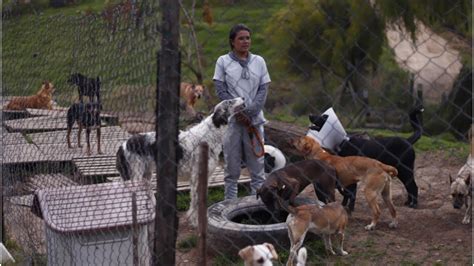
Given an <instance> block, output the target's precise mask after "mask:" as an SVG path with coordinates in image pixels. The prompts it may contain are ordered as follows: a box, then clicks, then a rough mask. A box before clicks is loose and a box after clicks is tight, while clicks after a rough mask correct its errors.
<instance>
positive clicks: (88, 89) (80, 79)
mask: <svg viewBox="0 0 474 266" xmlns="http://www.w3.org/2000/svg"><path fill="white" fill-rule="evenodd" d="M67 82H68V83H69V84H71V85H77V90H78V92H79V101H80V102H81V103H82V102H83V97H84V96H88V97H89V101H90V102H93V101H94V97H95V98H96V99H97V102H98V103H101V102H100V85H101V82H100V78H99V77H97V78H95V79H94V78H88V77H86V76H84V75H82V74H80V73H74V74H72V75H71V76H69V78H68V80H67Z"/></svg>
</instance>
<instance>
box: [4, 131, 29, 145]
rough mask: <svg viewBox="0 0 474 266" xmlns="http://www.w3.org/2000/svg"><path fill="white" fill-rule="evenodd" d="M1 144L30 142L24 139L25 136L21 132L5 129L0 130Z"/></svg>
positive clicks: (24, 143)
mask: <svg viewBox="0 0 474 266" xmlns="http://www.w3.org/2000/svg"><path fill="white" fill-rule="evenodd" d="M1 142H2V145H26V144H30V143H28V141H26V139H25V137H24V136H23V134H21V133H8V132H7V131H6V130H2V140H1Z"/></svg>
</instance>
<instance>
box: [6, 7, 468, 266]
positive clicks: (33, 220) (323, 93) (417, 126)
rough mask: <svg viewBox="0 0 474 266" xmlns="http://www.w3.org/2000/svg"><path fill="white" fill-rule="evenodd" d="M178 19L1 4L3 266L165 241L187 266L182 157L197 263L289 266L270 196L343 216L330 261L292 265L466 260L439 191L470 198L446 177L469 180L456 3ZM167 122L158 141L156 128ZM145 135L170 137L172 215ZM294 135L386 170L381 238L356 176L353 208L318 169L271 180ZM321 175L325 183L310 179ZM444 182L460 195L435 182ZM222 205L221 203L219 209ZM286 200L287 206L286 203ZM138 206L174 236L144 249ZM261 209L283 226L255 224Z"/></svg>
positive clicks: (143, 12) (114, 253) (464, 234)
mask: <svg viewBox="0 0 474 266" xmlns="http://www.w3.org/2000/svg"><path fill="white" fill-rule="evenodd" d="M164 2H166V1H164ZM178 3H179V7H180V15H179V20H178V21H165V20H163V17H164V15H163V14H164V13H163V12H165V11H164V10H162V9H161V7H160V5H159V4H160V3H159V1H149V0H122V1H118V0H116V1H105V2H104V1H82V0H75V1H71V0H51V1H35V0H31V1H5V3H4V4H3V9H2V17H3V20H2V29H3V36H2V62H3V66H2V86H1V87H2V97H1V104H2V119H1V120H2V127H1V134H2V137H1V139H2V144H1V154H2V164H1V167H2V187H3V190H2V192H3V201H2V218H3V219H2V229H3V231H2V242H3V243H4V244H5V246H6V247H7V249H8V250H9V251H10V253H12V255H13V257H14V258H15V260H16V263H19V264H41V265H42V264H47V265H116V264H127V265H149V264H153V263H154V261H153V256H157V255H159V254H157V253H156V252H157V250H156V249H155V248H156V247H155V244H156V243H157V241H158V243H161V242H160V241H162V243H170V245H174V246H173V248H171V249H172V250H173V253H174V254H173V256H175V264H177V265H194V264H199V263H202V260H200V258H202V256H203V255H202V254H199V250H201V249H198V243H199V240H200V239H202V237H203V236H202V235H200V233H199V231H198V229H197V224H198V223H199V221H198V220H197V219H198V218H197V217H198V215H197V210H198V208H199V203H200V202H203V200H202V199H198V198H197V194H198V192H197V191H196V189H197V172H198V161H199V158H198V157H199V155H198V154H199V149H198V146H199V143H200V142H202V141H206V142H207V143H208V144H209V148H210V150H209V158H208V160H209V164H208V166H209V167H208V169H209V177H208V192H207V204H208V205H207V206H206V207H209V208H208V215H207V216H208V217H207V222H208V227H207V229H208V230H207V238H206V240H207V246H208V252H207V254H204V256H205V258H206V260H207V264H210V265H231V264H232V265H233V264H242V262H243V261H249V260H251V258H250V257H246V256H245V253H244V252H242V253H239V251H242V250H244V249H245V248H246V247H247V246H249V245H258V244H263V243H271V244H272V245H273V247H274V248H275V250H276V253H277V254H278V257H279V258H274V259H273V260H272V261H273V263H275V264H277V265H283V264H285V263H286V262H287V260H288V258H289V257H291V256H292V253H291V249H290V239H289V237H288V229H287V225H286V223H285V222H286V219H287V215H288V209H285V208H283V207H285V204H283V205H281V201H280V200H279V199H278V198H280V197H283V198H284V200H286V201H283V203H286V204H290V206H291V205H301V204H303V205H304V204H308V202H309V203H313V204H314V203H318V204H319V202H318V201H317V200H320V201H321V200H324V199H325V198H331V197H332V195H333V194H334V197H335V201H336V202H339V203H341V202H342V203H343V205H346V206H345V207H346V208H347V209H348V211H349V210H350V209H351V208H354V209H353V210H352V212H351V215H350V216H349V217H348V225H347V227H346V230H345V241H344V249H345V250H346V251H348V252H349V255H348V256H340V255H332V254H330V253H331V252H328V251H326V248H325V244H324V241H323V240H322V238H321V236H319V237H318V236H317V235H313V234H307V235H306V240H305V241H304V244H303V246H304V247H306V249H307V252H308V258H307V264H308V265H315V264H318V263H329V264H333V263H344V264H359V263H360V264H374V263H375V264H379V263H380V264H382V263H393V264H395V263H397V264H399V263H400V264H401V263H410V264H435V263H441V264H464V263H471V262H472V252H471V250H472V243H471V233H472V231H471V230H472V228H471V226H470V225H465V224H463V223H462V220H463V217H464V215H465V209H464V208H466V207H467V208H470V206H462V207H461V210H458V209H455V208H453V204H454V203H453V200H455V198H456V195H457V194H462V193H461V190H462V191H467V190H469V189H470V187H469V186H470V183H469V182H468V183H466V181H465V180H466V176H465V175H464V174H462V175H461V174H458V171H459V169H461V168H462V167H463V166H464V168H463V169H465V168H466V167H472V162H471V159H470V158H471V157H468V154H472V146H470V145H471V139H472V136H471V135H470V131H471V130H472V129H471V128H472V3H471V2H470V1H462V0H459V1H454V2H453V1H436V2H432V1H425V0H423V1H415V2H413V1H381V0H380V1H365V0H357V1H348V0H337V1H327V0H319V1H308V0H304V1H278V0H265V1H247V0H238V1H237V0H225V1H214V0H203V1H195V0H192V1H191V0H186V1H184V0H180V1H178ZM238 23H244V24H245V25H246V26H248V27H249V28H250V29H251V32H250V37H251V38H250V41H251V45H250V52H251V56H250V57H248V61H247V62H246V61H245V60H240V63H239V60H238V58H236V57H235V56H230V55H229V52H230V51H231V47H230V44H232V45H234V47H235V45H238V44H237V43H232V42H230V40H229V31H230V29H231V27H232V26H234V25H236V24H238ZM169 25H179V47H177V49H176V50H179V53H180V60H181V64H180V69H176V70H175V69H171V72H172V74H173V76H174V75H176V77H177V78H179V82H180V86H179V87H180V88H179V89H180V92H179V94H180V99H179V106H175V107H176V108H170V109H167V110H164V113H162V115H161V117H157V116H156V113H157V110H158V108H157V95H156V93H157V84H158V83H159V79H160V76H159V73H158V72H159V71H158V67H159V64H161V63H159V62H158V60H157V58H158V52H159V51H160V50H161V45H162V40H163V39H165V40H166V39H167V38H170V35H171V33H170V32H168V31H165V30H163V29H167V28H169V27H167V26H169ZM234 55H238V54H234ZM244 72H245V73H247V74H245V73H244ZM216 73H217V74H216ZM224 73H225V74H224ZM221 74H222V75H221ZM266 74H268V77H266ZM267 78H269V79H268V80H267ZM216 80H217V82H216ZM269 80H271V82H269ZM219 81H220V82H221V83H219ZM265 83H269V86H268V88H267V87H265V86H262V85H264V84H265ZM176 84H177V83H176ZM159 89H163V88H159ZM176 89H178V88H176ZM48 91H49V92H48ZM40 92H41V93H40ZM97 92H100V97H99V99H100V100H99V99H98V98H97V97H96V95H97ZM80 95H82V102H81V98H80ZM235 97H243V98H244V101H245V108H246V109H245V111H242V110H241V109H240V106H239V104H238V103H236V102H235V101H234V102H230V101H224V100H228V99H231V98H235ZM258 97H261V98H260V100H263V101H262V102H261V103H262V106H259V104H258V102H259V100H258ZM161 100H162V101H163V102H166V101H167V100H168V101H170V99H161ZM90 102H92V103H94V102H98V103H99V104H100V106H99V107H97V108H95V107H94V105H93V104H91V103H90ZM330 108H332V111H331V112H328V110H329V109H330ZM178 110H179V123H178V124H177V125H176V124H174V122H172V121H171V122H170V119H168V117H167V114H171V113H172V114H176V112H177V111H178ZM260 110H262V111H263V114H264V118H265V119H263V117H260V116H259V114H260ZM166 112H168V113H166ZM237 113H244V114H246V115H247V116H248V117H250V119H251V123H252V125H253V126H254V127H255V128H258V127H259V126H261V127H262V129H263V130H262V131H261V132H260V133H262V136H261V137H262V139H264V142H265V144H266V145H269V146H268V147H265V149H266V154H265V156H263V157H258V156H256V155H255V154H254V153H253V152H257V153H258V150H259V149H262V148H263V147H260V146H259V144H258V141H256V138H258V136H256V135H254V136H253V137H249V134H248V132H249V131H248V128H249V127H248V126H245V125H243V124H240V122H238V121H236V116H239V115H236V114H237ZM325 113H326V114H329V115H328V116H327V117H325V116H323V114H325ZM310 115H312V116H310ZM97 117H99V118H97ZM264 121H265V122H266V123H265V124H263V123H262V122H264ZM160 127H165V128H172V127H177V128H179V129H180V131H179V135H178V137H177V138H176V139H173V140H170V141H169V142H166V143H162V144H163V145H166V150H168V149H169V148H170V147H171V148H175V147H176V155H177V157H178V158H180V159H179V161H172V162H171V164H169V165H168V166H167V167H171V166H173V167H174V166H176V167H177V169H178V178H177V183H176V184H171V185H172V186H173V187H175V189H176V193H177V198H176V203H175V202H174V201H172V202H168V201H164V200H165V199H164V198H162V197H160V195H155V193H156V191H157V188H156V183H157V182H159V181H160V178H161V181H165V182H166V181H167V180H168V179H167V178H168V177H159V176H157V173H158V172H159V171H160V170H162V169H155V163H156V158H157V156H158V155H157V154H158V153H159V152H160V148H161V150H163V146H160V145H157V143H156V138H157V135H156V132H157V130H158V129H159V128H160ZM324 129H325V130H327V131H328V132H329V133H323V132H325V130H324ZM253 132H255V131H253ZM336 132H337V133H339V135H338V134H336ZM308 133H311V134H312V135H313V136H315V137H316V139H317V140H318V141H319V142H321V144H323V148H325V149H326V150H327V151H328V152H329V153H331V154H333V155H339V156H352V155H357V156H366V157H370V158H373V159H377V160H379V161H381V162H382V163H384V164H387V165H392V166H394V167H395V168H396V169H397V171H398V177H395V176H397V175H394V176H393V178H390V180H391V193H389V194H391V198H392V201H393V203H394V205H395V209H396V211H397V216H398V228H395V229H392V228H390V222H391V221H392V220H391V216H390V213H389V211H388V209H387V208H386V205H384V203H382V197H381V196H379V199H378V200H376V201H377V202H378V203H379V204H380V207H377V208H379V209H380V210H381V218H380V221H379V222H378V224H377V226H376V228H375V231H374V232H369V231H367V230H365V229H364V227H365V226H366V225H368V224H369V223H370V222H371V219H372V216H373V212H374V209H371V207H373V206H374V205H373V204H372V203H371V202H372V201H370V200H369V199H368V193H370V191H371V189H372V188H371V186H370V184H368V183H370V181H371V180H372V178H371V177H366V176H368V174H363V175H362V176H363V177H362V178H363V181H362V182H360V184H359V186H358V190H357V191H358V193H357V194H358V195H359V196H358V197H357V200H355V194H354V192H355V191H354V190H355V189H356V188H354V187H353V186H349V185H348V184H346V183H344V182H345V181H347V180H345V179H344V177H343V174H342V173H340V172H338V171H340V169H338V166H334V165H332V163H331V162H329V164H328V165H326V164H324V167H323V168H324V169H325V170H324V171H321V173H320V174H315V173H314V172H313V171H309V172H308V170H307V169H305V167H309V166H304V167H299V168H298V171H295V172H292V175H294V176H289V177H288V176H287V177H281V175H279V174H275V173H284V171H285V169H288V168H287V167H285V168H284V169H281V167H283V166H288V165H294V164H295V163H298V162H301V161H303V160H304V159H308V155H307V154H306V157H305V154H304V153H302V150H301V149H299V148H298V147H297V146H295V143H294V140H296V139H298V138H300V137H302V136H305V135H307V134H308ZM311 134H310V135H311ZM341 136H342V137H341ZM162 137H163V136H162ZM338 137H341V138H342V139H340V138H338ZM335 138H336V140H334V139H335ZM168 140H169V139H168ZM334 141H336V142H337V143H336V144H337V145H335V146H325V144H326V143H329V142H330V143H333V142H334ZM374 143H375V146H372V145H374ZM232 145H234V146H232ZM269 147H270V148H269ZM272 148H273V149H274V148H276V151H277V152H279V153H281V154H283V159H282V157H278V156H279V155H276V154H275V153H273V150H272V152H270V149H272ZM162 156H167V154H162ZM173 157H174V156H173ZM318 158H319V159H321V158H320V157H318ZM466 158H468V159H467V162H466ZM341 160H343V159H341ZM364 162H365V161H364ZM170 165H171V166H170ZM351 165H352V164H351ZM331 167H335V168H331ZM365 167H366V168H364V169H367V166H365ZM328 169H329V170H328ZM331 169H333V170H335V171H336V177H334V176H333V179H330V180H329V181H328V182H329V184H326V183H323V182H322V181H321V179H322V178H323V177H322V176H325V174H326V175H328V173H332V172H331V171H333V170H331ZM273 171H279V172H275V173H273V174H271V172H273ZM286 171H289V170H286ZM328 171H329V172H328ZM353 171H356V170H353ZM367 171H369V170H367ZM370 171H372V170H370ZM463 171H464V170H463ZM323 173H325V174H323ZM352 173H353V174H354V175H356V174H357V173H358V172H357V171H356V172H352ZM329 175H330V174H329ZM458 176H459V177H462V178H461V180H456V177H458ZM451 177H452V178H451ZM469 178H470V177H469ZM163 179H164V180H163ZM295 180H297V181H295ZM450 180H451V182H450ZM364 181H365V182H364ZM372 181H373V180H372ZM272 182H276V183H272ZM278 182H283V183H281V184H280V187H278V185H277V184H279V183H278ZM285 182H287V183H285ZM288 182H289V183H288ZM291 182H297V183H301V184H302V185H301V186H300V184H298V186H296V187H295V185H294V184H293V183H291ZM458 182H460V183H459V184H460V187H462V188H463V189H459V188H458V187H456V186H452V185H451V184H458ZM463 182H464V183H463ZM282 186H283V188H282ZM341 186H343V187H344V188H341ZM275 187H276V190H274V191H273V192H265V190H263V189H259V190H257V188H266V189H270V191H271V189H275ZM288 188H291V190H290V191H288ZM235 189H237V192H236V193H237V199H233V200H225V199H226V198H227V197H232V196H229V195H233V193H232V192H231V191H233V190H235ZM285 189H286V190H285ZM158 191H159V189H158ZM257 191H258V192H257ZM368 191H369V192H368ZM333 192H334V193H333ZM257 193H258V197H257V196H256V195H255V194H257ZM268 193H270V196H269V194H268ZM292 193H293V195H298V197H297V199H296V200H295V202H293V201H290V202H289V203H288V200H289V197H290V195H292ZM155 196H156V198H155ZM461 196H465V195H464V194H462V195H461ZM267 197H270V199H269V200H268V199H267ZM352 197H354V198H352ZM466 197H467V196H466ZM351 198H352V200H351ZM463 199H464V198H463ZM354 201H355V203H354ZM466 202H467V201H466ZM347 204H348V205H347ZM351 204H353V205H351ZM354 204H355V205H354ZM156 205H159V206H164V208H165V209H168V208H169V209H170V210H173V211H176V215H177V222H178V224H177V225H176V226H175V225H171V224H170V225H167V227H166V228H165V229H164V230H177V235H176V239H162V238H160V237H161V236H160V235H159V233H158V232H157V230H156V228H155V219H156V210H155V207H156ZM275 206H276V208H277V209H279V208H283V209H284V210H283V211H281V210H280V211H279V212H272V211H271V209H272V208H273V207H275ZM458 207H459V206H458ZM313 208H314V209H317V207H314V206H313ZM290 210H292V209H291V207H290ZM159 211H161V210H159ZM293 211H294V210H293ZM170 213H171V212H170ZM172 213H174V212H172ZM322 215H323V216H324V215H325V214H322ZM314 219H316V218H314ZM164 241H170V242H164ZM337 243H338V242H337V240H333V244H337ZM453 243H456V248H450V247H451V246H452V245H453ZM334 250H335V251H336V252H337V251H338V248H337V245H335V247H334ZM270 251H271V250H270ZM270 251H265V252H267V253H266V254H267V255H268V256H270V257H271V255H269V254H270V253H271V252H270ZM159 252H160V251H158V253H159ZM253 252H254V253H251V254H254V255H255V256H257V255H258V254H259V253H258V251H257V247H255V249H254V251H253ZM239 255H240V256H239ZM293 255H294V254H293ZM257 259H258V258H257ZM2 263H3V262H2ZM6 263H7V265H8V264H12V265H14V263H13V262H6Z"/></svg>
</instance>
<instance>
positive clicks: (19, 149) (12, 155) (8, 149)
mask: <svg viewBox="0 0 474 266" xmlns="http://www.w3.org/2000/svg"><path fill="white" fill-rule="evenodd" d="M2 149H3V150H2V152H1V154H2V162H1V163H2V164H4V165H6V164H16V163H35V162H46V161H48V160H49V157H48V154H45V153H44V152H43V151H42V150H41V149H38V147H37V146H35V145H34V144H16V145H2Z"/></svg>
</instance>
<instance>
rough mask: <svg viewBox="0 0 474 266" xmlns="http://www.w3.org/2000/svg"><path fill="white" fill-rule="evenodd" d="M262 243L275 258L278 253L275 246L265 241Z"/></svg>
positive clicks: (275, 258)
mask: <svg viewBox="0 0 474 266" xmlns="http://www.w3.org/2000/svg"><path fill="white" fill-rule="evenodd" d="M263 245H265V246H266V247H267V248H268V250H270V253H272V259H274V260H277V259H278V254H277V253H276V250H275V247H274V246H273V245H272V244H270V243H266V242H265V243H263Z"/></svg>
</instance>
